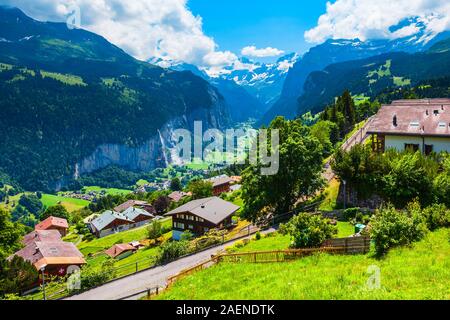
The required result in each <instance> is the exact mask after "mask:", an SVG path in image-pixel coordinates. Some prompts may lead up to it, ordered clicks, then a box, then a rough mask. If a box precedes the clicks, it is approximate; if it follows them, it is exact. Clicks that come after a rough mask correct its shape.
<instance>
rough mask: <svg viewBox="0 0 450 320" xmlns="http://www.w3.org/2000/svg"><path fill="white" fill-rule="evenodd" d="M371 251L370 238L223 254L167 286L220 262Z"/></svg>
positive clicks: (286, 260) (283, 258) (278, 259)
mask: <svg viewBox="0 0 450 320" xmlns="http://www.w3.org/2000/svg"><path fill="white" fill-rule="evenodd" d="M369 250H370V238H367V237H353V238H342V239H330V240H327V241H325V242H324V243H323V244H322V246H321V247H320V248H307V249H295V250H274V251H256V252H242V253H223V254H219V255H217V256H213V257H211V259H210V260H208V261H205V262H202V263H200V264H198V265H195V266H193V267H191V268H189V269H186V270H183V271H181V272H180V273H178V274H177V275H175V276H172V277H170V278H168V280H167V286H168V287H169V286H171V285H172V284H173V283H174V282H175V281H177V280H180V279H182V278H184V277H186V276H188V275H190V274H192V273H195V272H197V271H201V270H203V269H206V268H209V267H211V266H212V265H215V264H217V263H220V262H228V263H274V262H289V261H294V260H297V259H299V258H302V257H305V256H308V255H311V254H313V253H316V252H326V253H329V254H361V253H363V254H365V253H367V252H369Z"/></svg>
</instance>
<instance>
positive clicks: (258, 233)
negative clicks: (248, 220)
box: [255, 231, 261, 240]
mask: <svg viewBox="0 0 450 320" xmlns="http://www.w3.org/2000/svg"><path fill="white" fill-rule="evenodd" d="M255 240H261V232H259V231H258V232H257V233H256V234H255Z"/></svg>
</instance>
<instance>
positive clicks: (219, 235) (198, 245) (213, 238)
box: [191, 230, 224, 250]
mask: <svg viewBox="0 0 450 320" xmlns="http://www.w3.org/2000/svg"><path fill="white" fill-rule="evenodd" d="M223 236H224V232H223V231H219V230H210V231H209V232H207V233H205V234H204V235H203V236H201V237H199V238H195V239H194V240H192V241H191V248H192V249H193V250H201V249H204V248H208V247H211V246H213V245H215V244H218V243H222V241H223Z"/></svg>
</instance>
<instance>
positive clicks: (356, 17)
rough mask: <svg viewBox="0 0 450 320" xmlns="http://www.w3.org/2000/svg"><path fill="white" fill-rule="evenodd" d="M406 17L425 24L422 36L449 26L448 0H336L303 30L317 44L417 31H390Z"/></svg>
mask: <svg viewBox="0 0 450 320" xmlns="http://www.w3.org/2000/svg"><path fill="white" fill-rule="evenodd" d="M407 18H417V19H418V21H419V22H421V23H423V24H424V25H425V27H426V30H425V31H426V34H427V35H426V37H430V36H434V35H436V34H438V33H440V32H442V31H445V30H449V29H450V1H448V0H377V1H374V0H337V1H336V2H335V3H330V2H328V3H327V10H326V13H325V14H323V15H322V16H321V17H320V18H319V21H318V24H317V26H316V27H315V28H313V29H311V30H308V31H306V32H305V39H306V40H307V41H309V42H312V43H321V42H323V41H325V40H327V39H330V38H332V39H355V38H359V39H360V40H366V39H373V38H386V39H390V38H398V37H404V36H409V35H412V34H414V33H415V31H417V28H416V26H415V24H410V25H407V26H404V27H403V28H401V29H399V30H396V31H392V30H391V29H390V27H392V26H396V25H398V24H399V23H401V22H402V21H404V20H405V19H407Z"/></svg>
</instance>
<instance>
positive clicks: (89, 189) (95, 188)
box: [83, 186, 132, 195]
mask: <svg viewBox="0 0 450 320" xmlns="http://www.w3.org/2000/svg"><path fill="white" fill-rule="evenodd" d="M102 190H104V191H105V192H106V194H110V195H118V194H121V195H127V194H130V193H131V192H132V191H131V190H126V189H116V188H102V187H98V186H89V187H84V188H83V192H84V193H88V192H92V191H94V192H100V191H102Z"/></svg>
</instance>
